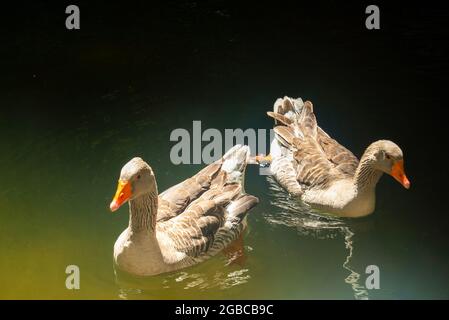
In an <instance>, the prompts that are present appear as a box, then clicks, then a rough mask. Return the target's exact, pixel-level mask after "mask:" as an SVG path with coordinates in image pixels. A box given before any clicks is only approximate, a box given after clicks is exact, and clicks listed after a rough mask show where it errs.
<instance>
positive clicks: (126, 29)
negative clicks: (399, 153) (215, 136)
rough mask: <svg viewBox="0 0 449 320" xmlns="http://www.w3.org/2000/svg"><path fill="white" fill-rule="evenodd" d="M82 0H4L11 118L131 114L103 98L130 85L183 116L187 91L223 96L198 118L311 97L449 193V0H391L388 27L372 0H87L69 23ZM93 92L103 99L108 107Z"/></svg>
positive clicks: (46, 120)
mask: <svg viewBox="0 0 449 320" xmlns="http://www.w3.org/2000/svg"><path fill="white" fill-rule="evenodd" d="M71 3H72V2H70V3H69V2H66V1H65V2H61V3H56V2H42V1H32V2H31V1H29V2H21V3H19V4H17V5H15V6H14V7H12V6H11V4H8V5H6V4H3V5H2V24H3V27H2V45H1V64H2V68H1V69H2V71H1V77H0V79H1V80H0V81H1V92H2V98H1V99H2V100H3V103H1V104H0V108H1V117H0V119H1V120H0V121H1V123H0V124H1V125H6V124H11V123H21V125H22V126H27V125H33V124H35V123H40V124H41V125H49V126H52V125H56V123H58V122H59V123H60V122H61V121H62V122H63V124H64V127H65V128H66V129H67V130H70V129H71V128H72V129H73V128H75V127H76V126H77V124H78V123H79V121H80V118H79V117H84V116H85V115H86V113H89V112H92V113H97V114H101V113H109V112H111V110H113V111H114V112H115V111H118V112H127V110H114V108H117V107H116V106H114V105H112V106H111V105H110V104H108V103H107V101H106V102H105V101H104V100H102V101H100V100H99V98H100V97H104V96H105V95H108V94H110V92H114V90H115V91H117V90H118V91H122V92H127V91H128V92H129V94H132V92H133V91H134V92H139V91H145V92H146V95H147V97H149V98H148V99H149V100H150V103H148V106H147V108H148V110H149V112H151V115H152V117H154V118H156V119H157V118H167V117H169V114H167V110H163V108H162V107H161V106H162V103H160V102H161V101H167V100H170V101H175V102H177V103H176V105H177V106H179V110H170V112H171V115H173V114H177V113H182V110H183V108H185V106H186V105H189V106H190V105H195V104H199V105H202V104H205V103H207V102H208V101H209V103H210V108H209V109H207V110H204V109H198V110H194V111H193V115H194V117H195V118H197V119H201V118H202V117H208V116H211V117H213V116H214V114H216V113H215V111H216V109H217V108H221V107H222V106H226V105H227V104H228V105H229V104H233V103H237V102H239V103H246V102H249V101H250V102H251V106H249V107H248V110H242V111H241V114H240V115H239V114H234V121H235V127H238V126H239V125H240V126H246V127H257V126H260V127H267V128H268V127H269V126H270V125H271V121H270V120H269V119H266V117H265V116H264V111H265V110H268V109H270V108H271V106H272V103H273V102H274V100H275V99H276V98H277V97H280V96H283V95H291V96H302V97H303V98H305V99H310V100H312V101H313V102H314V104H315V105H316V112H317V116H318V119H319V120H320V123H321V125H322V127H324V128H326V129H327V130H328V131H330V132H332V135H333V136H335V137H336V138H337V139H340V140H341V141H351V140H353V146H352V149H353V150H354V152H355V153H356V154H358V155H360V153H361V152H362V151H363V149H364V148H365V147H366V145H367V144H368V143H369V142H370V141H373V140H374V139H376V138H383V137H387V138H389V139H391V140H393V141H396V142H397V143H398V144H399V145H400V146H402V148H403V149H404V150H405V154H406V165H407V169H408V171H409V175H410V179H411V181H412V186H413V188H422V190H420V193H419V194H420V197H422V199H423V201H425V202H426V203H428V204H429V205H431V206H434V205H440V204H443V203H442V202H443V199H444V196H445V194H446V191H447V187H446V181H447V177H448V175H447V164H446V163H447V161H446V160H447V152H446V146H447V143H446V141H445V139H444V137H445V136H446V132H447V130H446V129H447V117H446V113H445V111H446V108H447V84H448V77H447V76H448V65H449V63H448V61H449V60H448V57H447V53H448V47H447V42H448V23H447V21H448V19H447V18H448V11H447V10H446V9H445V8H444V6H443V2H434V1H430V2H425V3H420V4H419V3H413V2H407V3H406V4H400V5H398V4H392V3H388V2H383V1H380V2H379V1H377V2H375V3H376V4H377V5H378V6H379V7H380V11H381V29H380V30H374V31H369V30H367V29H366V28H365V23H364V21H365V17H366V14H365V13H364V11H365V8H366V6H367V5H368V4H370V3H368V2H363V1H362V2H359V1H349V2H348V1H318V2H315V1H314V2H313V3H312V2H301V1H295V2H289V3H285V2H284V3H277V2H276V5H274V2H271V3H270V4H266V3H260V2H253V1H243V2H240V1H198V2H195V1H171V2H170V1H168V2H165V1H164V2H151V3H150V2H147V1H135V2H128V1H126V2H123V1H122V2H114V3H112V2H96V3H95V4H92V3H91V2H83V1H81V2H80V1H78V2H76V3H75V2H73V3H74V4H77V5H79V7H80V10H81V29H80V30H71V31H69V30H67V29H66V28H65V19H66V16H67V15H66V14H65V7H66V6H67V5H68V4H71ZM80 96H91V97H92V98H93V99H97V100H98V103H97V104H96V105H95V110H92V105H87V106H86V105H85V104H82V103H81V99H80ZM235 96H238V97H239V99H240V100H239V101H235V100H236V99H235ZM11 102H12V103H15V104H17V105H20V107H11V106H10V103H11ZM323 105H324V106H326V108H333V109H334V110H338V112H335V114H333V118H332V119H329V118H326V116H325V115H321V114H322V112H321V110H322V109H321V110H320V106H323ZM254 106H257V110H254ZM120 108H123V107H120ZM130 108H132V106H130ZM219 111H221V112H223V111H224V110H223V109H220V110H219ZM254 112H257V113H258V114H257V117H256V116H254V114H255V113H254ZM255 119H257V120H255ZM91 121H95V119H93V120H91ZM340 124H341V125H342V127H341V128H340ZM217 126H219V125H217ZM94 127H95V126H94ZM231 127H232V126H231ZM343 129H344V130H343ZM354 135H355V136H354ZM359 141H360V142H359ZM424 192H427V193H424ZM443 206H444V210H445V209H446V208H445V205H444V204H443ZM446 217H447V215H446V214H445V215H444V216H443V217H442V218H443V219H447V218H446Z"/></svg>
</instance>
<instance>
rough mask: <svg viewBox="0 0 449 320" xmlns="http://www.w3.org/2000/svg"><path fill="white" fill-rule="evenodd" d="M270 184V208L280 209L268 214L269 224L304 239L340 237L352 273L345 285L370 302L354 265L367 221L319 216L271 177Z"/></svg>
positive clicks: (357, 297) (266, 217)
mask: <svg viewBox="0 0 449 320" xmlns="http://www.w3.org/2000/svg"><path fill="white" fill-rule="evenodd" d="M267 181H268V184H269V190H270V194H271V199H272V200H271V205H273V206H274V207H276V208H278V209H279V210H274V211H272V212H268V213H266V214H265V219H266V220H267V221H268V222H269V223H270V224H278V225H284V226H287V227H291V228H296V229H297V230H298V233H299V234H300V235H302V236H309V237H314V238H316V239H336V238H338V237H340V236H341V237H342V238H343V240H344V245H345V248H346V250H347V255H346V259H345V261H343V263H342V267H343V268H344V269H345V270H347V271H348V273H349V274H348V276H347V277H346V278H345V279H344V282H345V283H347V284H348V285H350V286H351V288H352V291H353V293H354V298H355V299H358V300H367V299H369V294H368V290H367V289H366V288H365V285H364V284H363V281H362V280H361V276H360V273H359V272H357V270H356V269H355V267H353V266H352V260H353V254H354V249H355V242H354V238H355V236H356V235H357V231H358V230H359V229H360V228H364V227H365V225H366V222H353V221H351V220H348V219H342V218H338V217H334V216H331V215H323V214H322V213H318V212H316V211H314V210H313V209H312V208H311V207H310V206H308V205H307V204H305V203H303V202H301V201H298V200H297V199H295V198H294V197H292V196H291V195H289V194H288V193H287V192H286V191H285V190H284V189H282V187H280V186H279V185H278V184H277V183H276V181H275V180H274V178H273V177H271V176H268V177H267Z"/></svg>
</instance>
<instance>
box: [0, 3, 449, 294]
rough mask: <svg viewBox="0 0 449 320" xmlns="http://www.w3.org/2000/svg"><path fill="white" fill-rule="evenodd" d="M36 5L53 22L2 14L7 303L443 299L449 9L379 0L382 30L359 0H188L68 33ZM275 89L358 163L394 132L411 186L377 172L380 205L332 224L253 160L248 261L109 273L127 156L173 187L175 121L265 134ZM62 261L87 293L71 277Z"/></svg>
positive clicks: (0, 136)
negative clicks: (306, 0) (307, 109)
mask: <svg viewBox="0 0 449 320" xmlns="http://www.w3.org/2000/svg"><path fill="white" fill-rule="evenodd" d="M35 6H36V8H35V9H36V10H37V11H36V12H40V13H43V12H44V11H45V12H46V15H45V17H46V18H45V19H40V18H39V17H40V16H39V14H37V15H35V16H33V17H30V19H28V20H26V23H24V24H12V25H11V26H10V28H9V29H8V30H7V31H8V33H7V34H8V36H7V37H6V40H5V43H6V44H7V45H5V48H7V49H8V50H7V51H6V52H5V59H3V61H8V62H9V63H8V65H7V66H5V67H6V72H5V73H4V74H3V76H2V87H1V95H0V106H1V114H0V145H1V150H2V152H1V154H0V168H1V170H2V173H1V180H2V187H1V188H0V253H1V260H0V298H2V299H16V298H26V299H29V298H31V299H38V298H40V299H42V298H43V299H50V298H56V299H72V298H73V299H119V298H125V299H153V298H154V299H155V298H159V299H169V298H185V299H196V298H200V299H220V298H224V299H231V298H232V299H240V298H241V299H257V298H261V299H313V298H324V299H354V298H370V299H409V298H411V299H416V298H425V299H431V298H438V299H441V298H445V299H447V298H449V290H448V284H449V282H448V280H449V276H448V274H447V272H448V266H449V255H448V236H447V230H448V229H447V227H448V218H447V208H446V205H445V204H444V201H442V200H441V199H444V197H443V196H442V194H444V192H445V188H447V187H446V186H445V183H444V182H442V181H445V179H446V177H447V171H446V170H443V169H439V167H438V165H437V164H439V163H444V158H442V157H443V155H440V154H439V153H438V152H437V151H435V150H438V149H437V148H436V147H435V146H438V145H439V143H438V142H437V139H438V137H441V136H442V133H443V127H444V125H443V119H442V118H439V117H438V116H437V114H435V113H437V112H439V110H441V109H442V108H444V107H445V106H446V104H447V102H446V100H445V97H444V94H443V93H444V89H443V88H445V85H447V78H446V74H445V73H444V72H446V71H447V66H448V63H447V59H446V58H445V53H447V51H445V49H442V48H440V47H438V44H440V42H442V41H443V40H444V39H445V38H446V36H447V27H444V25H443V23H442V22H443V21H445V20H444V16H440V15H438V14H437V13H436V12H435V11H430V12H427V11H426V12H424V13H423V12H420V11H419V10H416V11H411V12H409V14H412V15H415V16H413V17H416V16H417V17H419V18H420V19H418V20H419V21H421V24H418V25H416V24H412V23H411V22H410V21H411V20H413V21H417V20H416V19H405V17H407V15H406V14H405V13H402V14H400V13H398V12H395V13H397V14H398V15H399V18H402V20H400V19H399V20H398V21H399V22H392V20H389V17H390V16H391V15H393V14H392V13H388V12H389V11H387V14H386V18H385V31H384V32H383V33H382V32H379V33H377V34H374V35H373V34H368V33H367V31H366V30H364V29H363V25H362V26H360V19H354V18H351V17H352V14H355V15H358V14H360V12H363V8H362V7H363V6H360V5H358V6H356V7H354V6H351V5H347V6H346V7H343V8H341V7H338V6H336V5H335V4H332V5H329V6H328V7H325V9H322V8H319V7H316V8H315V7H304V8H299V9H297V10H296V11H294V10H290V9H291V8H290V9H289V8H281V9H277V10H275V11H274V12H272V11H271V10H270V9H269V8H257V10H255V9H254V8H250V7H248V8H237V7H235V6H229V7H228V6H227V5H226V4H224V3H221V2H219V3H208V4H207V5H205V6H201V5H197V4H195V5H193V3H191V2H185V3H182V4H176V5H174V4H173V5H170V6H168V7H167V8H165V7H162V8H145V7H144V8H141V7H140V6H143V5H140V6H135V7H132V8H130V9H129V13H127V12H128V11H126V10H125V9H123V8H122V7H119V6H117V7H113V8H111V9H110V11H103V10H100V9H99V8H96V7H88V8H86V9H89V10H91V11H89V10H86V9H84V12H83V10H82V12H83V14H84V16H83V17H85V20H83V26H82V29H81V30H80V31H79V32H78V33H77V34H73V33H72V34H67V31H66V30H64V28H63V27H61V26H60V24H61V21H62V26H63V21H64V19H62V18H60V17H59V16H58V14H57V12H59V11H58V10H59V8H56V9H54V8H48V7H46V6H44V5H37V4H36V5H35ZM360 8H362V9H360ZM335 10H337V13H339V14H341V15H340V17H341V16H342V14H343V12H345V13H346V16H345V17H349V18H346V19H343V20H342V19H336V18H335V15H334V14H333V13H334V11H335ZM339 10H342V12H340V11H339ZM360 10H362V11H360ZM86 11H87V13H85V12H86ZM120 11H123V12H125V13H126V14H125V13H124V18H123V19H122V20H120V21H122V22H121V24H119V23H118V22H117V20H115V19H114V17H116V16H117V14H118V13H119V12H120ZM62 12H63V9H62ZM401 12H402V11H401ZM306 13H307V14H306ZM272 15H282V16H283V19H281V20H279V21H278V22H273V20H270V17H271V16H272ZM298 15H299V16H302V17H304V19H297V16H298ZM337 16H338V15H337ZM248 17H251V19H249V18H248ZM311 17H315V18H314V19H312V18H311ZM332 17H334V18H332ZM267 21H271V22H267ZM401 21H402V22H401ZM31 26H33V27H32V28H31ZM435 30H437V31H435ZM283 95H290V96H294V97H296V96H302V97H303V98H306V99H310V100H312V101H313V102H314V105H315V110H316V113H317V117H318V121H319V122H320V123H321V126H322V127H323V128H324V129H325V130H326V131H327V132H328V133H329V134H331V135H332V136H334V137H335V138H337V139H338V140H339V141H340V142H341V143H343V144H344V145H346V146H347V147H348V148H350V149H351V150H353V151H354V152H355V153H356V154H357V155H358V156H360V155H361V153H362V152H363V149H364V148H365V147H366V146H367V145H368V144H369V143H370V142H372V141H374V140H376V139H380V138H389V139H391V140H393V141H395V142H397V143H398V144H399V145H400V146H401V147H402V149H403V150H404V154H405V164H406V171H407V175H408V176H409V178H410V180H411V182H412V188H411V189H410V190H408V191H407V190H405V189H403V188H402V187H401V186H400V185H399V184H397V183H396V182H395V181H393V179H391V178H390V177H387V176H385V177H383V178H382V180H381V182H380V183H379V185H378V189H377V209H376V211H375V212H374V214H373V215H371V216H369V217H367V218H363V219H358V220H328V219H323V218H316V217H313V216H310V215H309V214H308V213H307V212H304V210H302V209H301V208H300V205H299V204H297V203H295V202H294V201H293V200H292V199H289V198H288V197H286V196H285V194H284V193H282V192H279V190H276V188H275V185H273V184H271V183H270V181H268V180H267V178H266V177H264V176H260V175H259V174H258V168H254V167H251V168H249V169H248V170H247V179H246V189H247V192H248V193H251V194H254V195H256V196H258V197H259V199H260V204H259V205H258V206H257V207H256V208H255V209H254V210H252V211H251V213H250V215H249V218H248V222H249V230H248V232H247V234H246V235H245V238H244V245H245V257H246V259H245V262H244V263H243V264H242V265H237V264H230V265H228V260H227V258H226V257H225V256H223V255H218V256H216V257H215V258H213V259H211V260H210V261H208V262H205V263H203V264H201V265H198V266H195V267H192V268H188V269H185V270H181V271H179V272H176V273H172V274H167V275H160V276H156V277H152V278H149V279H134V278H131V277H126V276H123V275H122V276H120V277H119V279H117V278H116V276H115V275H114V270H113V265H112V247H113V244H114V242H115V240H116V238H117V237H118V235H119V234H120V233H121V231H122V230H123V229H124V228H125V227H126V225H127V222H128V214H127V210H126V209H121V210H119V211H118V212H116V213H114V214H111V213H110V212H109V211H108V205H109V202H110V200H111V198H112V196H113V194H114V192H115V187H116V180H117V178H118V175H119V171H120V168H121V167H122V165H123V164H125V163H126V162H127V161H128V160H129V159H130V158H132V157H134V156H141V157H143V158H144V159H145V160H147V161H148V162H149V163H150V164H151V166H152V167H153V169H154V171H155V173H156V177H157V180H158V185H159V190H165V189H166V188H168V187H170V186H172V185H174V184H176V183H178V182H179V181H182V180H183V179H186V178H188V177H190V176H191V175H192V174H194V173H196V172H197V171H198V170H199V169H200V168H202V165H178V166H175V165H174V164H172V163H171V162H170V158H169V152H170V149H171V147H172V146H173V145H174V143H173V142H170V141H169V136H170V132H171V131H172V130H173V129H175V128H186V129H187V130H189V131H191V128H192V121H193V120H201V121H202V125H203V129H206V128H217V129H219V130H221V131H222V132H223V130H224V129H225V128H243V129H246V128H256V129H257V128H266V129H269V128H270V127H271V125H272V123H271V121H270V120H269V119H268V118H267V117H266V115H265V111H267V110H270V109H271V108H272V104H273V102H274V101H275V99H276V98H278V97H281V96H283ZM429 109H433V112H434V114H429V111H426V110H429ZM423 119H425V120H423ZM423 123H424V124H423ZM427 125H428V127H431V128H432V129H427ZM429 133H431V134H429ZM72 264H74V265H77V266H79V267H80V272H81V289H80V290H67V289H66V287H65V279H66V276H67V275H66V274H65V268H66V266H67V265H72ZM368 265H377V266H378V267H379V268H380V289H378V290H367V289H366V288H365V279H366V277H367V274H366V273H365V269H366V267H367V266H368Z"/></svg>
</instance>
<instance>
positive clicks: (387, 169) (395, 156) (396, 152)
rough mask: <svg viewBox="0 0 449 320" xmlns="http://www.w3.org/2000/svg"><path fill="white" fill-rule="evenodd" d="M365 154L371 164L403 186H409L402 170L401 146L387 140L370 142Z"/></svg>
mask: <svg viewBox="0 0 449 320" xmlns="http://www.w3.org/2000/svg"><path fill="white" fill-rule="evenodd" d="M367 151H368V152H366V153H367V154H369V155H370V158H371V161H370V162H371V166H372V167H373V168H375V169H377V170H380V171H382V172H384V173H387V174H389V175H390V176H392V177H393V178H394V179H396V181H398V182H399V183H400V184H401V185H402V186H403V187H404V188H406V189H408V188H410V181H409V180H408V178H407V176H406V175H405V171H404V157H403V153H402V150H401V148H399V146H398V145H397V144H395V143H394V142H392V141H389V140H379V141H376V142H374V143H372V144H371V145H370V146H369V147H368V149H367Z"/></svg>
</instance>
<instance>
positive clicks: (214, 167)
mask: <svg viewBox="0 0 449 320" xmlns="http://www.w3.org/2000/svg"><path fill="white" fill-rule="evenodd" d="M220 167H221V164H219V163H212V164H210V165H208V166H207V167H205V168H204V169H202V170H201V171H200V172H198V173H197V174H196V175H194V176H193V177H191V178H189V179H186V180H184V181H183V182H181V183H178V184H177V185H175V186H173V187H171V188H169V189H167V190H165V191H164V192H162V193H161V194H160V195H159V206H158V212H157V221H167V220H169V219H171V218H173V217H176V216H177V215H179V214H180V213H182V212H183V211H184V210H185V209H186V208H187V206H188V205H189V204H190V203H191V202H192V201H194V200H195V199H197V198H198V197H199V196H201V194H203V193H204V192H205V191H206V190H208V189H209V188H210V187H211V185H212V184H213V183H214V179H215V178H216V177H217V175H218V173H219V171H220Z"/></svg>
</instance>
